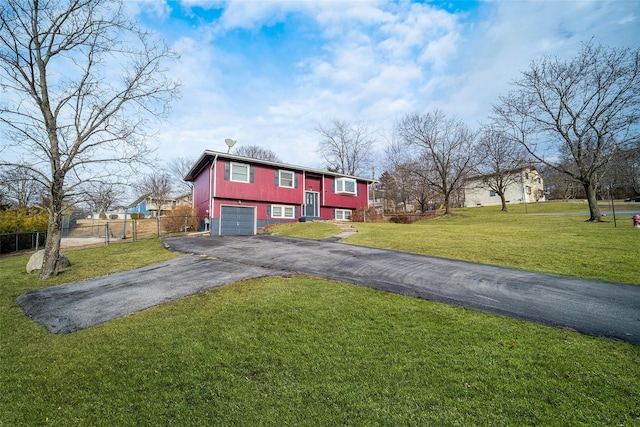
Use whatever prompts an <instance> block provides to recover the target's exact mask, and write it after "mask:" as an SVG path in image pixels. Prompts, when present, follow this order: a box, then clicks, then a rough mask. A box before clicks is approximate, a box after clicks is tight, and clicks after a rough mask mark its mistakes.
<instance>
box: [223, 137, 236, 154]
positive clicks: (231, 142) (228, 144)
mask: <svg viewBox="0 0 640 427" xmlns="http://www.w3.org/2000/svg"><path fill="white" fill-rule="evenodd" d="M224 143H225V144H227V147H229V149H228V150H227V153H228V152H229V151H231V147H233V146H234V145H236V141H234V140H233V139H231V138H227V139H225V140H224Z"/></svg>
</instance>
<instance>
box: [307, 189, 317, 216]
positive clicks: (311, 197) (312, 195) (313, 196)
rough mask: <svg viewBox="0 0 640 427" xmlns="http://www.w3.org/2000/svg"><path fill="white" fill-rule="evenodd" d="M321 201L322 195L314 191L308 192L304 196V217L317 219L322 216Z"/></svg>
mask: <svg viewBox="0 0 640 427" xmlns="http://www.w3.org/2000/svg"><path fill="white" fill-rule="evenodd" d="M319 199H320V194H319V193H316V192H313V191H307V192H305V194H304V206H305V208H304V216H310V217H317V216H320V213H319V212H318V204H319V203H318V202H319Z"/></svg>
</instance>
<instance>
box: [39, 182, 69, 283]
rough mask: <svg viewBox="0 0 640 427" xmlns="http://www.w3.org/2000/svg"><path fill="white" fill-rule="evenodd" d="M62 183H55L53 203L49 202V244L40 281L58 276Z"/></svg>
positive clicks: (52, 191)
mask: <svg viewBox="0 0 640 427" xmlns="http://www.w3.org/2000/svg"><path fill="white" fill-rule="evenodd" d="M62 185H63V184H62V183H56V182H54V183H53V186H52V189H51V195H50V196H51V201H50V202H49V225H48V227H47V243H46V244H45V246H44V260H43V262H42V269H41V270H40V276H39V279H40V280H45V279H49V278H50V277H54V276H56V275H57V274H58V259H59V258H60V240H61V239H62V211H63V209H62V207H63V203H62V200H63V192H62Z"/></svg>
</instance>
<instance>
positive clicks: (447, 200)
mask: <svg viewBox="0 0 640 427" xmlns="http://www.w3.org/2000/svg"><path fill="white" fill-rule="evenodd" d="M444 214H445V215H447V216H448V215H451V198H450V197H449V195H448V194H445V196H444Z"/></svg>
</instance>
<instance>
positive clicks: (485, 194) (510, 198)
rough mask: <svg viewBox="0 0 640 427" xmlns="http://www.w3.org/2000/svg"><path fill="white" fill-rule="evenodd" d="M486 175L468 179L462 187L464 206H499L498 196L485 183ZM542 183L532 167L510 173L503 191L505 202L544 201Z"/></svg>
mask: <svg viewBox="0 0 640 427" xmlns="http://www.w3.org/2000/svg"><path fill="white" fill-rule="evenodd" d="M488 177H489V176H488V175H482V176H474V177H470V178H469V179H468V180H467V182H466V184H465V187H464V205H465V207H472V206H492V205H500V204H501V201H500V196H498V195H497V194H496V192H495V191H493V190H492V189H491V188H490V187H489V186H488V185H487V183H486V181H487V178H488ZM545 200H546V199H545V195H544V181H543V179H542V175H541V174H540V172H538V170H537V169H536V168H534V167H527V168H522V169H518V170H514V171H512V172H510V177H509V185H508V186H507V189H506V191H505V201H506V202H507V203H511V204H517V203H533V202H542V201H545Z"/></svg>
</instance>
